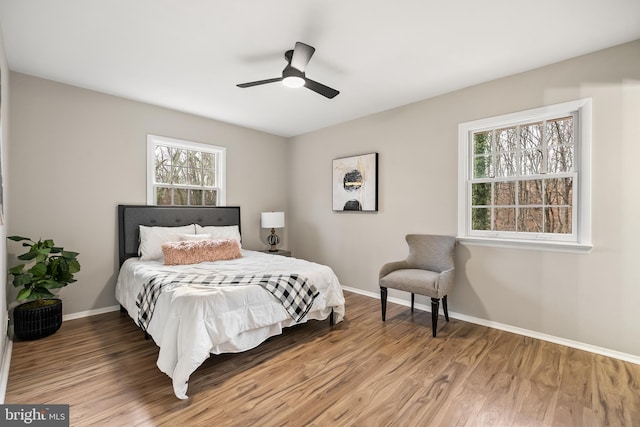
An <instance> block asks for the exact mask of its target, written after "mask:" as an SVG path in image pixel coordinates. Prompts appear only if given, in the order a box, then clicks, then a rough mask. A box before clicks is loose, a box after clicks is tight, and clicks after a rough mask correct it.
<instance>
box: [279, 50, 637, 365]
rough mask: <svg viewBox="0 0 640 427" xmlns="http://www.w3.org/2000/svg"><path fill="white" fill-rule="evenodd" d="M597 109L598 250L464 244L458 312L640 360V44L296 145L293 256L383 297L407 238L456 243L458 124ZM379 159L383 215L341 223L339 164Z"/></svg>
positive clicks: (454, 304)
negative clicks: (589, 102)
mask: <svg viewBox="0 0 640 427" xmlns="http://www.w3.org/2000/svg"><path fill="white" fill-rule="evenodd" d="M586 97H592V98H593V150H592V152H593V162H592V163H593V187H592V195H593V199H592V200H593V209H592V219H593V222H592V224H593V226H592V237H593V243H594V249H593V251H592V252H591V253H590V254H586V255H585V254H575V253H557V252H545V251H537V250H514V249H501V248H490V247H483V246H469V245H465V244H461V245H459V246H458V249H457V267H458V269H457V276H456V284H455V288H454V291H453V294H452V295H451V296H450V298H449V301H450V302H449V308H450V310H451V311H454V312H458V313H461V314H464V315H468V316H473V317H477V318H481V319H485V320H488V321H493V322H498V323H502V324H505V325H510V326H514V327H519V328H524V329H528V330H532V331H536V332H539V333H544V334H549V335H552V336H556V337H560V338H563V339H568V340H574V341H577V342H581V343H586V344H590V345H593V346H599V347H604V348H607V349H612V350H615V351H620V352H623V353H628V354H632V355H636V356H640V321H639V316H638V313H639V312H640V311H639V308H638V307H640V274H639V271H640V270H639V269H638V268H637V267H636V266H635V264H636V263H637V262H638V259H640V249H639V246H638V245H637V240H638V238H639V237H640V221H638V220H637V218H638V212H640V179H638V177H637V163H638V159H640V143H639V142H638V141H639V139H638V135H640V41H636V42H634V43H629V44H625V45H622V46H618V47H614V48H611V49H607V50H604V51H601V52H597V53H594V54H590V55H587V56H583V57H579V58H575V59H572V60H569V61H565V62H562V63H558V64H554V65H550V66H547V67H544V68H540V69H537V70H534V71H531V72H526V73H522V74H518V75H514V76H511V77H508V78H504V79H500V80H497V81H493V82H489V83H486V84H482V85H478V86H474V87H470V88H467V89H464V90H460V91H457V92H453V93H449V94H446V95H443V96H439V97H436V98H432V99H427V100H424V101H422V102H418V103H415V104H411V105H407V106H404V107H401V108H397V109H393V110H389V111H386V112H383V113H380V114H375V115H371V116H368V117H364V118H362V119H358V120H355V121H351V122H348V123H344V124H341V125H338V126H333V127H330V128H326V129H323V130H319V131H316V132H312V133H309V134H305V135H301V136H298V137H295V138H293V139H292V141H291V142H292V143H291V148H290V156H291V164H292V170H291V174H292V175H291V176H292V179H290V181H289V182H290V187H289V188H290V209H289V211H290V218H291V219H290V220H289V222H288V224H287V227H288V229H289V235H290V236H291V237H290V241H291V245H290V246H291V249H292V250H293V251H294V252H295V253H296V255H297V256H301V257H305V258H309V259H312V260H314V261H318V262H321V263H326V264H328V265H330V266H332V267H333V268H334V270H335V271H336V273H337V275H338V277H339V278H340V280H341V283H342V284H343V285H346V286H350V287H354V288H358V289H361V290H363V291H367V292H371V293H378V283H377V278H378V270H379V268H380V266H381V265H382V264H383V263H385V262H387V261H391V260H397V259H402V258H404V257H405V256H406V254H407V249H406V243H405V241H404V235H405V234H407V233H441V234H451V235H455V234H456V233H457V228H456V227H457V222H456V221H457V215H458V213H457V209H458V207H457V187H456V186H457V179H458V171H457V156H458V153H457V144H458V139H457V137H458V134H457V132H458V124H459V123H462V122H467V121H471V120H476V119H481V118H486V117H491V116H495V115H500V114H506V113H511V112H516V111H521V110H526V109H530V108H535V107H540V106H543V105H549V104H555V103H559V102H564V101H570V100H576V99H580V98H586ZM369 152H378V153H379V156H380V181H379V195H380V196H379V212H378V213H375V214H366V213H361V214H354V213H336V212H332V210H331V161H332V159H334V158H338V157H344V156H349V155H355V154H363V153H369ZM392 295H393V296H395V297H400V298H405V299H406V298H407V295H406V294H402V293H392ZM417 301H418V302H419V303H423V304H427V301H426V299H424V298H422V299H418V300H417ZM347 312H348V309H347Z"/></svg>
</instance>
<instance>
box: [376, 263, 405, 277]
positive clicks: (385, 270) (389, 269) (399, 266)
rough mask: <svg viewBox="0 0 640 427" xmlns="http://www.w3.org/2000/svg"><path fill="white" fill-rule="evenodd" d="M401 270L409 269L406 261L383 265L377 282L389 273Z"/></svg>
mask: <svg viewBox="0 0 640 427" xmlns="http://www.w3.org/2000/svg"><path fill="white" fill-rule="evenodd" d="M402 268H409V264H408V263H407V261H406V260H403V261H394V262H388V263H386V264H385V265H383V266H382V268H381V269H380V273H378V280H380V279H382V278H383V277H384V276H386V275H387V274H389V273H391V272H392V271H396V270H400V269H402Z"/></svg>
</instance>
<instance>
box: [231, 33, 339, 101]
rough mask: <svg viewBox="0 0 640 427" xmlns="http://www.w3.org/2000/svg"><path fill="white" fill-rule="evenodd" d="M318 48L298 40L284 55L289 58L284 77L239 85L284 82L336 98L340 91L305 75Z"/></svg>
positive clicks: (240, 85) (290, 85)
mask: <svg viewBox="0 0 640 427" xmlns="http://www.w3.org/2000/svg"><path fill="white" fill-rule="evenodd" d="M315 51H316V49H315V48H314V47H313V46H309V45H308V44H304V43H302V42H296V46H295V48H294V49H293V50H288V51H286V52H285V53H284V57H285V59H286V60H287V66H286V67H284V70H282V77H275V78H273V79H266V80H258V81H255V82H249V83H240V84H239V85H237V86H238V87H241V88H246V87H251V86H258V85H264V84H267V83H275V82H282V84H284V85H285V86H288V87H302V86H304V87H306V88H307V89H311V90H312V91H314V92H316V93H319V94H320V95H322V96H326V97H327V98H329V99H331V98H334V97H335V96H336V95H337V94H339V93H340V92H339V91H337V90H335V89H332V88H330V87H329V86H325V85H323V84H322V83H318V82H316V81H314V80H311V79H310V78H308V77H307V76H306V75H305V72H304V70H305V68H307V64H308V63H309V60H310V59H311V56H313V53H314V52H315Z"/></svg>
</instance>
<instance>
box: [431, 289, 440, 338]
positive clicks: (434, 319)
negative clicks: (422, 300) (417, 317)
mask: <svg viewBox="0 0 640 427" xmlns="http://www.w3.org/2000/svg"><path fill="white" fill-rule="evenodd" d="M439 308H440V300H439V299H438V298H431V324H432V327H433V337H434V338H435V336H436V329H437V328H438V309H439Z"/></svg>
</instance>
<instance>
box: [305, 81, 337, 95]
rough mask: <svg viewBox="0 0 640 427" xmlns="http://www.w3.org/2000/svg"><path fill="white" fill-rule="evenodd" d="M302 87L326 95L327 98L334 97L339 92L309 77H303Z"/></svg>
mask: <svg viewBox="0 0 640 427" xmlns="http://www.w3.org/2000/svg"><path fill="white" fill-rule="evenodd" d="M304 87H306V88H307V89H311V90H312V91H314V92H316V93H319V94H320V95H322V96H326V97H327V98H329V99H331V98H335V96H336V95H337V94H339V93H340V92H339V91H337V90H335V89H332V88H330V87H329V86H325V85H323V84H322V83H318V82H316V81H314V80H311V79H309V78H305V83H304Z"/></svg>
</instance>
